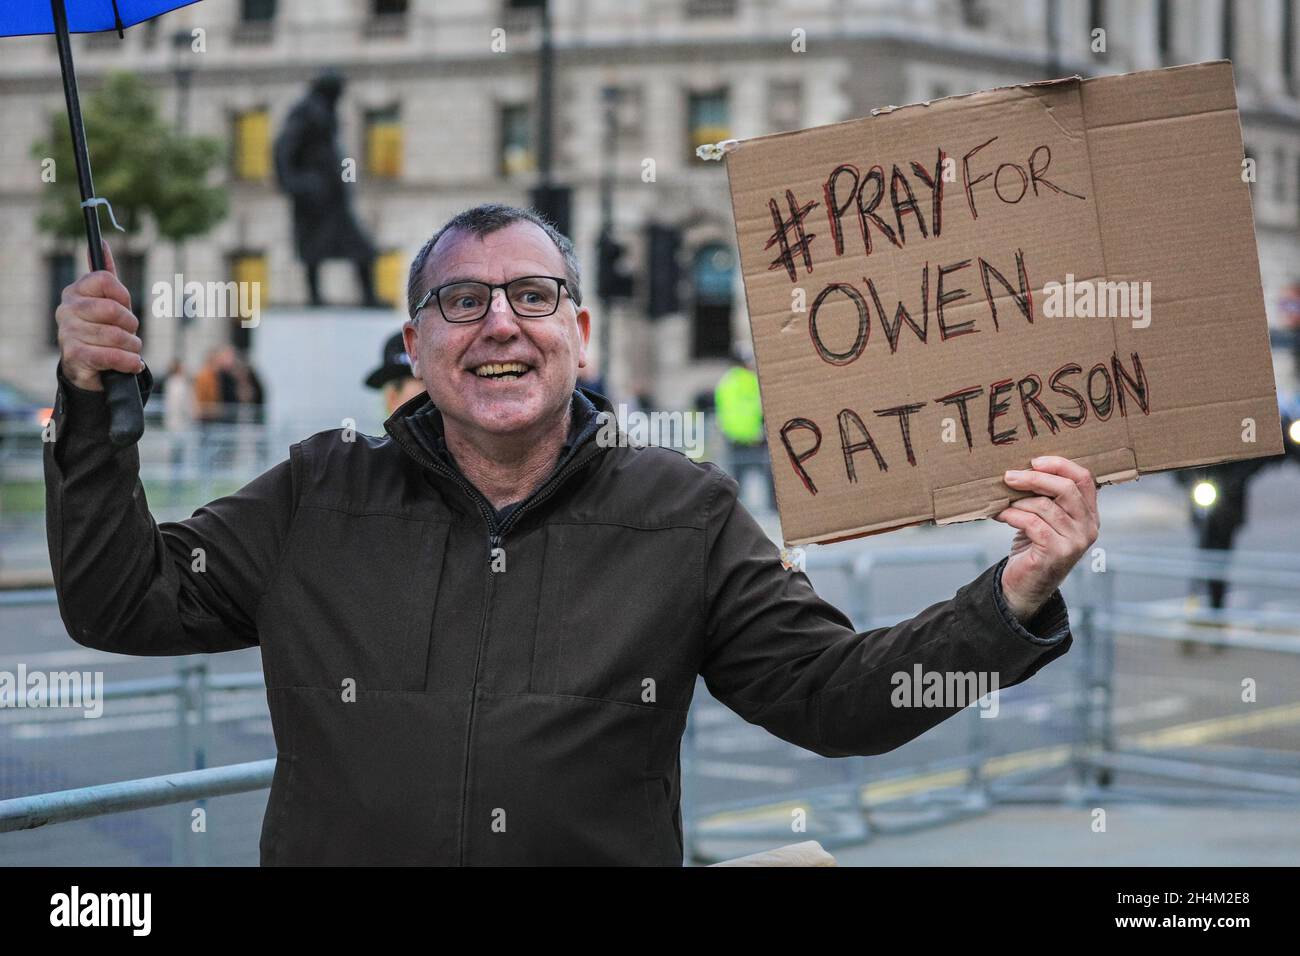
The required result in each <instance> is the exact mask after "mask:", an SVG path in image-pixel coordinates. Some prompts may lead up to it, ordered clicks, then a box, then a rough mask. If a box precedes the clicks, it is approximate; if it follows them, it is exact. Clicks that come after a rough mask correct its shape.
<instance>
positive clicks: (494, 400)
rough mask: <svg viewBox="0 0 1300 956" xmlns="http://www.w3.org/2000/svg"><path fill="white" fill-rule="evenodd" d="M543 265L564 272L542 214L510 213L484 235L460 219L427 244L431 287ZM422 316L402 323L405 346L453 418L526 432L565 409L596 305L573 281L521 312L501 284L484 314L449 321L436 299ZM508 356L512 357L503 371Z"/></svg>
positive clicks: (470, 426) (507, 276) (466, 426)
mask: <svg viewBox="0 0 1300 956" xmlns="http://www.w3.org/2000/svg"><path fill="white" fill-rule="evenodd" d="M539 275H540V276H556V277H559V278H563V277H564V276H565V275H566V272H565V267H564V257H563V256H562V255H561V254H560V250H559V249H557V248H556V246H555V243H553V242H552V241H551V238H550V237H549V236H548V235H547V234H546V233H545V231H543V230H542V229H541V228H539V227H538V226H536V225H535V224H533V223H531V222H526V221H525V222H515V223H511V224H510V225H508V226H506V227H504V228H502V229H498V230H496V231H495V232H490V233H488V234H487V235H485V236H483V237H481V238H480V237H478V236H475V235H473V234H472V233H469V232H465V231H463V230H455V229H453V230H449V231H448V232H446V233H445V234H444V235H443V236H442V237H441V238H440V239H439V240H438V244H437V245H436V246H434V247H433V249H432V250H431V251H430V253H429V259H428V262H427V264H426V265H425V268H424V280H425V281H424V288H425V290H426V291H427V290H429V289H434V288H437V287H438V286H441V285H445V284H446V283H448V282H460V281H464V280H477V281H479V282H486V283H489V284H491V285H500V284H504V283H506V282H509V281H510V280H512V279H517V278H519V277H520V276H539ZM417 318H418V322H416V323H412V322H407V323H406V325H405V326H404V328H403V331H404V334H405V340H406V351H407V353H408V354H409V355H410V356H411V359H412V361H414V362H415V363H416V365H417V369H418V372H419V377H420V380H421V381H422V382H424V387H425V389H426V391H428V393H429V396H430V397H431V398H432V399H433V403H434V404H435V405H437V406H438V408H439V410H440V411H441V412H442V415H443V420H444V422H446V423H447V424H448V425H449V426H451V427H454V428H459V429H462V430H464V431H465V432H466V433H470V434H472V433H474V432H479V433H480V434H484V433H485V434H486V435H490V436H495V437H505V436H509V435H512V434H513V435H520V436H526V435H529V434H530V433H536V432H537V431H539V430H544V429H545V428H547V427H549V426H551V425H552V424H553V423H554V422H555V420H556V416H567V413H568V408H569V402H570V399H571V396H572V395H573V388H574V384H575V383H576V381H577V377H578V369H579V368H581V367H582V366H584V365H585V364H586V362H587V342H588V340H589V339H590V337H591V316H590V314H589V313H588V312H587V310H586V309H584V308H580V307H579V306H577V305H576V304H575V303H574V301H573V300H572V299H571V298H570V297H569V294H568V292H567V290H566V291H562V292H561V293H560V300H559V307H558V308H557V309H556V311H555V314H554V315H549V316H545V317H540V318H520V317H519V316H517V315H515V313H514V311H513V310H512V309H511V308H510V305H509V304H508V303H507V302H506V301H505V293H504V291H502V290H494V291H493V293H492V305H491V307H490V308H489V309H488V313H487V315H486V316H485V317H484V318H482V319H480V320H479V321H477V322H467V323H452V322H448V321H446V320H445V319H444V318H443V316H442V312H441V311H439V308H438V303H437V302H436V301H433V300H430V301H429V303H428V305H426V306H425V307H424V310H423V311H422V312H421V313H420V314H419V316H418V317H417ZM502 365H508V366H509V368H508V369H507V370H504V372H505V374H502V373H503V370H502V369H501V368H500V366H502ZM516 372H518V373H519V374H516ZM564 420H565V421H567V417H566V418H565V419H564Z"/></svg>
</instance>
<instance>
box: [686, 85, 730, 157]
mask: <svg viewBox="0 0 1300 956" xmlns="http://www.w3.org/2000/svg"><path fill="white" fill-rule="evenodd" d="M686 115H687V119H688V122H689V123H690V128H689V130H688V131H687V140H688V145H689V146H690V150H691V156H692V157H693V156H694V155H695V150H696V149H698V148H699V147H700V146H703V145H705V144H706V143H720V142H722V141H723V140H724V139H730V138H731V121H730V119H729V118H728V117H729V114H728V110H727V91H726V90H714V91H712V92H707V93H692V94H691V95H690V100H689V102H688V104H687V109H686Z"/></svg>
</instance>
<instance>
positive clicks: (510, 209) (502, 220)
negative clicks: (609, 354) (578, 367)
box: [406, 202, 582, 322]
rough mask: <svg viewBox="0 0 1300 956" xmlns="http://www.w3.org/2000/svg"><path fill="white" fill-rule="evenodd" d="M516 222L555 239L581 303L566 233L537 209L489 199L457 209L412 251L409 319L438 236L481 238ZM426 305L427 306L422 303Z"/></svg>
mask: <svg viewBox="0 0 1300 956" xmlns="http://www.w3.org/2000/svg"><path fill="white" fill-rule="evenodd" d="M516 222H531V223H532V224H533V225H535V226H538V227H539V228H541V229H542V231H543V232H545V233H546V235H548V236H549V237H550V239H551V242H553V243H555V248H557V249H559V250H560V255H561V256H563V257H564V271H565V273H566V276H565V278H566V279H567V280H568V282H567V286H568V289H569V295H570V296H571V297H572V298H573V304H574V305H581V304H582V292H581V291H580V289H579V283H580V282H581V279H582V269H581V267H580V266H579V265H578V254H577V253H576V252H575V251H574V249H573V243H572V242H571V241H570V240H569V237H568V236H566V235H565V234H564V233H562V232H560V230H558V229H556V228H555V226H553V225H551V223H549V222H547V221H546V219H545V218H543V217H542V216H541V215H539V214H538V213H536V212H534V211H533V210H531V209H520V208H519V207H518V206H507V205H505V204H504V203H498V202H489V203H483V204H482V205H479V206H475V207H474V208H472V209H466V210H465V211H464V212H461V213H457V214H456V215H455V216H453V217H452V218H451V219H448V220H447V222H446V223H445V224H444V225H443V227H442V228H441V229H439V230H438V231H437V232H435V233H434V234H433V235H432V236H431V237H430V238H429V241H428V242H426V243H425V244H424V245H423V246H421V247H420V251H419V252H417V253H416V254H415V258H414V259H413V260H412V261H411V273H410V275H409V277H408V278H407V280H406V311H407V312H408V313H409V314H410V316H411V321H413V322H415V321H418V319H417V318H416V315H415V307H416V306H417V305H418V304H419V302H420V299H422V298H423V297H424V294H425V293H426V292H427V291H429V290H428V289H427V288H425V278H424V271H425V266H427V265H428V261H429V253H431V252H432V251H433V247H434V246H435V245H437V243H438V240H439V239H441V238H442V237H443V235H444V234H445V233H446V232H448V231H450V230H452V229H461V230H464V231H465V232H468V233H469V234H470V235H472V236H475V237H477V238H479V239H482V238H483V237H484V236H486V235H488V234H489V233H493V232H496V231H497V230H498V229H504V228H505V227H506V226H510V225H513V224H514V223H516ZM426 308H427V306H426Z"/></svg>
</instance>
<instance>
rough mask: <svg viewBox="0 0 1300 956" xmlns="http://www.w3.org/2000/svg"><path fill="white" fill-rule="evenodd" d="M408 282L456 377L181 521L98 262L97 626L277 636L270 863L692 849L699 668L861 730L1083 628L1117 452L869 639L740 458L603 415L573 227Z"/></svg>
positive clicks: (232, 638) (85, 301) (85, 632)
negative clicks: (938, 687)
mask: <svg viewBox="0 0 1300 956" xmlns="http://www.w3.org/2000/svg"><path fill="white" fill-rule="evenodd" d="M110 269H111V265H110ZM407 294H408V302H409V311H410V316H411V320H410V321H409V322H408V323H406V325H405V326H404V328H403V331H404V334H405V342H406V351H407V353H408V354H409V355H410V356H411V359H412V362H413V369H414V371H415V373H416V374H417V375H418V377H419V378H420V379H421V380H422V381H423V382H424V385H425V388H426V390H427V392H428V394H427V395H420V396H417V397H415V398H413V399H411V400H410V401H409V402H407V403H406V404H405V405H403V406H402V407H401V408H399V409H398V410H397V412H395V413H394V414H393V415H392V416H391V417H390V418H389V419H388V421H387V423H386V425H385V428H386V430H387V432H388V436H387V437H385V438H369V437H366V436H359V435H358V436H352V437H354V439H355V440H348V438H349V433H348V432H346V431H343V430H335V431H329V432H322V433H320V434H318V435H314V436H312V437H311V438H308V439H306V440H305V441H302V442H300V443H298V444H297V445H294V446H293V448H292V449H291V453H290V456H289V459H288V460H287V461H285V462H283V463H281V464H279V465H277V466H276V467H274V468H272V469H271V470H270V471H268V472H266V473H265V474H263V475H262V476H260V477H259V478H257V479H255V480H254V481H253V482H251V483H250V484H249V485H248V486H246V487H245V488H243V489H242V490H240V491H239V492H237V493H236V494H234V495H232V496H230V497H227V498H222V499H219V500H217V501H214V502H212V503H210V504H208V505H207V506H205V507H203V508H200V509H199V510H198V511H197V512H196V513H195V514H194V516H193V517H191V518H189V519H187V520H185V521H179V522H169V523H166V524H163V525H156V524H155V523H154V522H153V520H152V518H151V517H150V515H149V512H148V510H147V507H146V504H145V499H144V495H143V493H142V492H141V490H140V484H139V478H138V461H139V459H138V455H137V453H136V450H135V449H134V448H126V449H117V448H115V447H114V446H113V445H112V444H110V442H109V440H108V437H107V424H106V423H107V412H106V410H105V407H104V400H103V396H102V394H101V393H99V391H98V388H99V383H98V372H99V371H100V370H102V369H105V368H113V369H118V370H119V371H124V372H140V371H143V370H144V365H143V363H142V362H141V361H140V358H139V352H140V340H139V339H138V338H137V337H136V336H135V335H134V332H133V330H134V328H135V324H134V323H135V319H134V317H133V316H131V314H130V312H129V310H128V308H127V306H128V305H129V299H128V298H127V295H126V291H125V289H123V288H122V286H121V283H119V282H118V281H117V280H116V279H115V278H114V277H113V275H112V274H111V272H96V273H92V274H90V275H88V276H86V277H84V278H82V279H80V280H78V281H77V282H76V283H74V284H73V285H71V286H69V287H68V288H67V289H66V290H65V291H64V297H63V303H62V304H61V305H60V306H59V309H58V312H57V318H58V322H59V327H60V341H61V344H62V362H61V369H60V373H59V374H60V379H61V381H60V389H59V395H58V397H57V400H56V410H55V422H56V428H57V435H58V440H57V442H56V443H54V444H53V446H52V447H50V448H48V450H47V453H46V469H47V471H46V483H47V508H48V520H49V541H50V554H51V556H52V562H53V565H54V574H55V584H56V587H57V589H58V593H59V606H60V610H61V612H62V614H63V619H64V622H65V623H66V625H67V627H68V633H69V634H70V635H72V637H73V638H74V639H75V640H76V641H78V642H79V643H81V644H84V645H86V646H88V647H94V648H100V649H104V650H110V651H116V652H120V653H131V654H186V653H193V652H196V651H197V652H203V651H220V650H227V649H233V648H240V647H250V646H253V645H257V644H260V645H261V649H262V660H263V669H264V672H265V677H266V686H267V699H268V702H269V704H270V711H271V718H272V723H273V726H274V731H275V739H276V747H277V751H278V761H277V765H276V771H275V778H274V781H273V783H272V787H271V794H270V799H269V801H268V804H267V809H266V817H265V820H264V823H263V828H262V840H261V859H262V862H263V863H264V864H285V863H344V864H360V863H372V864H373V863H393V864H397V863H433V864H665V865H680V864H681V862H682V828H681V818H680V809H679V800H680V771H679V766H678V749H679V744H680V740H681V736H682V732H683V730H684V728H685V725H686V716H687V710H688V708H689V706H690V701H691V696H692V694H693V692H694V688H695V681H696V675H697V674H702V675H703V677H704V680H705V682H706V684H707V686H708V688H709V691H710V692H711V693H712V694H713V695H714V696H715V697H717V698H718V699H719V700H721V701H722V702H723V703H725V704H726V705H727V706H729V707H731V708H732V709H733V710H735V711H736V712H738V713H739V714H740V715H741V716H743V717H744V718H745V719H746V720H749V721H751V722H753V723H756V724H760V725H762V726H763V727H765V728H767V729H768V730H769V731H771V732H772V733H774V734H776V735H777V736H779V737H781V738H783V739H785V740H788V741H792V742H793V743H795V744H798V745H799V746H801V747H805V748H807V749H809V750H812V751H814V752H816V753H819V754H823V755H826V756H832V757H837V756H846V755H851V754H877V753H883V752H884V751H887V750H891V749H893V748H894V747H897V746H899V745H900V744H902V743H904V742H905V741H907V740H910V739H912V738H913V737H915V736H917V735H918V734H920V733H922V732H923V731H925V730H926V729H928V728H930V727H932V726H934V725H935V724H937V723H938V722H940V721H941V720H943V719H944V718H946V717H948V716H950V715H952V714H953V713H955V712H957V710H958V709H959V705H954V706H944V707H928V708H896V707H894V706H892V705H891V702H890V697H891V690H892V689H893V687H892V684H891V675H893V674H896V673H899V672H907V673H910V672H912V670H913V667H914V665H916V666H921V667H923V668H924V669H925V670H926V671H937V672H942V673H949V672H962V673H966V672H996V674H997V676H998V683H999V686H1007V685H1010V684H1014V683H1017V682H1019V681H1021V680H1024V679H1025V678H1027V677H1028V676H1030V675H1031V674H1033V673H1034V672H1035V671H1037V670H1038V669H1039V668H1040V667H1042V666H1043V665H1044V664H1046V663H1047V662H1048V661H1050V660H1052V659H1054V658H1056V657H1059V656H1060V655H1061V654H1064V653H1065V651H1066V650H1067V649H1068V647H1069V644H1070V635H1069V627H1068V621H1067V617H1066V611H1065V605H1064V603H1063V601H1062V600H1061V596H1060V593H1059V592H1058V591H1057V585H1058V584H1059V583H1060V582H1061V581H1062V580H1063V578H1064V576H1065V574H1066V573H1067V572H1068V570H1069V568H1070V567H1071V566H1072V565H1073V564H1074V562H1075V561H1076V560H1077V559H1078V557H1079V556H1080V555H1081V554H1082V553H1083V552H1084V550H1085V549H1086V548H1087V547H1088V545H1089V544H1090V543H1091V542H1092V541H1093V540H1094V538H1095V536H1096V533H1097V512H1096V491H1095V486H1094V484H1093V481H1092V478H1091V476H1090V475H1089V474H1088V472H1087V471H1086V470H1084V469H1083V468H1080V467H1078V466H1077V465H1075V464H1073V463H1071V462H1069V461H1067V460H1065V459H1061V458H1050V457H1049V458H1045V459H1042V460H1040V461H1039V462H1038V463H1037V466H1036V468H1035V469H1034V470H1032V471H1026V472H1017V473H1008V476H1007V481H1008V484H1010V485H1011V487H1012V488H1015V489H1018V490H1025V491H1028V492H1033V494H1032V495H1031V496H1029V497H1025V498H1021V499H1020V500H1018V501H1016V502H1015V504H1014V505H1013V506H1011V507H1009V508H1007V509H1006V510H1005V511H1004V512H1003V513H1002V514H1001V515H1000V518H1001V520H1003V521H1005V522H1006V523H1007V524H1010V525H1011V526H1012V527H1015V528H1017V529H1018V530H1019V533H1018V534H1017V536H1016V540H1015V543H1014V544H1013V546H1012V553H1011V555H1010V557H1009V558H1007V559H1003V561H1001V562H999V563H998V564H997V565H994V566H993V567H990V568H989V569H987V570H986V571H984V572H983V573H982V574H980V575H979V576H978V577H977V578H976V579H975V580H974V581H973V582H971V583H970V584H968V585H966V586H965V587H963V588H961V589H960V590H959V591H958V592H957V594H956V596H955V597H953V598H952V599H950V600H948V601H944V602H941V603H939V604H936V605H934V606H932V607H930V608H928V609H927V610H925V611H923V612H922V613H921V614H919V615H918V616H917V617H915V618H913V619H911V620H908V621H904V622H902V623H900V624H898V625H895V626H894V627H890V628H881V629H878V630H873V631H868V632H866V633H863V634H858V633H855V632H854V630H853V628H852V626H851V625H850V622H849V621H848V619H847V618H846V617H845V616H844V615H843V614H841V613H840V612H839V611H837V610H836V609H835V608H833V607H831V606H830V605H828V604H826V603H825V602H823V601H822V600H820V599H819V598H818V597H817V595H816V594H815V593H814V592H813V589H812V586H811V585H810V584H809V582H808V579H807V577H805V576H804V575H803V574H802V573H799V572H795V571H787V570H785V569H783V568H782V565H781V561H780V558H779V555H778V551H777V548H776V546H775V545H774V544H773V543H772V542H771V541H770V540H769V539H768V537H767V536H766V535H765V534H764V533H763V532H762V530H761V529H760V528H759V526H758V525H757V524H756V522H755V521H754V520H753V518H751V517H750V515H749V514H748V513H747V512H746V511H745V510H744V508H743V507H741V506H740V505H738V504H737V501H736V490H737V486H736V483H735V481H733V480H732V479H731V478H729V477H728V476H727V475H726V474H725V473H724V472H722V471H721V470H720V469H718V468H717V467H715V466H713V465H710V464H696V463H694V462H692V461H691V460H689V459H688V458H686V457H685V456H683V455H680V454H678V453H676V452H674V451H671V450H668V449H663V448H638V447H627V446H626V443H625V442H618V443H612V442H608V441H598V440H597V435H598V434H601V432H600V430H599V422H600V420H601V413H605V414H610V413H611V412H612V409H611V408H610V406H609V403H608V401H607V400H605V399H603V398H602V397H600V396H599V395H596V394H595V393H588V392H585V391H583V390H582V389H575V387H574V383H575V381H576V378H577V375H578V370H579V369H580V368H582V367H583V366H584V365H585V364H586V361H587V343H588V341H589V339H590V335H591V315H590V313H589V312H588V310H587V309H586V308H585V307H583V305H582V295H581V292H580V288H579V273H578V263H577V260H576V258H575V256H574V253H573V247H572V245H571V244H570V243H569V241H568V239H566V238H565V237H564V236H562V235H560V234H559V233H558V232H557V231H556V230H554V229H553V228H552V227H551V226H549V225H548V224H546V223H545V222H543V221H542V220H541V219H539V218H538V217H537V216H535V215H534V214H532V213H530V212H525V211H522V210H518V209H513V208H510V207H506V206H499V205H487V206H480V207H477V208H475V209H471V210H469V211H467V212H465V213H462V214H461V215H459V216H457V217H455V218H454V219H452V220H451V221H450V222H449V223H448V224H447V225H446V226H444V227H443V229H441V230H439V231H438V232H437V233H436V234H435V235H434V236H433V238H431V239H430V240H429V242H428V243H426V244H425V246H424V247H423V248H422V249H421V250H420V252H419V254H418V255H417V256H416V257H415V260H414V262H413V263H412V265H411V272H410V280H409V283H408V290H407ZM147 388H148V379H147V377H145V378H144V380H143V383H142V391H147ZM196 549H201V550H202V553H203V554H204V555H205V556H206V563H205V565H204V568H205V570H203V571H196V570H193V568H194V567H195V562H194V555H195V553H196ZM376 595H386V597H385V598H383V599H377V598H376ZM1022 622H1023V623H1022Z"/></svg>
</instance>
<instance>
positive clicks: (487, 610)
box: [403, 443, 600, 866]
mask: <svg viewBox="0 0 1300 956" xmlns="http://www.w3.org/2000/svg"><path fill="white" fill-rule="evenodd" d="M403 444H404V443H403ZM404 447H405V444H404ZM407 451H408V453H412V454H413V457H415V459H416V460H417V461H419V462H420V463H422V464H424V465H425V466H426V467H428V468H431V469H432V470H433V471H436V472H437V473H438V474H440V475H443V476H444V477H447V478H450V479H451V480H452V481H453V482H454V483H455V484H456V485H458V486H459V487H460V489H461V490H462V491H464V492H465V494H466V495H467V496H468V497H469V499H470V500H471V501H473V502H474V504H475V506H476V507H477V508H478V510H479V514H480V515H481V516H482V517H483V522H484V524H486V525H487V531H488V554H487V557H488V560H487V565H486V567H487V576H488V578H487V588H486V592H485V596H484V601H483V616H482V618H481V620H480V621H479V633H478V646H477V647H476V648H475V649H474V678H473V681H472V682H471V684H470V696H469V716H468V719H467V720H466V722H465V768H464V772H463V774H462V780H463V782H462V784H461V795H460V832H459V834H458V835H457V836H458V839H457V859H458V865H460V866H464V865H465V828H466V817H467V815H468V814H469V760H470V754H471V752H472V751H471V743H472V741H473V739H474V712H475V710H476V708H477V705H478V674H479V665H480V663H481V662H482V658H483V640H484V638H485V637H486V636H487V626H488V618H489V616H490V614H491V611H492V591H493V586H494V582H493V578H494V577H495V572H494V571H493V570H492V553H493V551H495V550H496V549H497V548H499V547H501V542H502V540H503V539H504V538H505V533H506V532H507V531H509V530H510V529H511V528H512V527H514V525H515V524H516V522H517V521H518V519H519V516H520V515H521V514H523V513H524V512H526V511H530V510H532V509H533V508H534V507H535V506H537V505H538V504H541V503H542V502H543V501H545V500H546V499H547V498H549V497H551V495H553V494H554V493H555V491H556V490H557V489H558V488H559V487H560V485H562V484H563V483H564V482H565V481H566V480H567V479H568V477H569V476H570V475H571V474H573V473H574V472H576V471H578V470H579V469H580V468H584V467H586V466H587V465H588V464H589V463H590V462H591V461H592V460H593V459H594V458H595V457H596V456H597V455H598V454H600V452H599V451H597V452H592V453H590V454H587V455H585V456H583V457H576V456H575V458H574V459H573V460H572V461H570V462H569V464H567V465H565V466H564V468H562V469H560V471H559V472H558V473H557V474H555V475H553V476H551V478H550V479H549V480H547V482H546V484H544V485H542V487H541V488H539V489H538V490H537V491H536V492H535V493H534V494H533V495H532V496H531V497H529V498H528V499H527V500H525V501H524V503H523V504H521V505H520V506H519V507H518V508H516V509H515V510H514V511H513V512H511V513H510V516H509V517H508V518H506V520H505V521H504V522H502V524H501V525H500V527H498V526H497V523H496V518H495V517H494V516H493V511H494V510H495V509H491V508H489V507H488V503H487V501H486V500H485V499H484V497H483V495H482V494H481V493H480V492H479V490H478V489H477V488H475V487H474V486H473V485H471V484H470V483H469V482H468V481H466V480H465V479H464V478H463V477H461V476H460V475H458V474H457V473H455V472H454V471H452V470H451V469H450V468H448V467H447V466H446V465H444V464H443V463H442V462H439V461H436V460H434V459H432V458H430V457H428V456H427V455H424V454H423V453H420V454H414V453H413V452H412V449H410V448H407Z"/></svg>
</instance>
